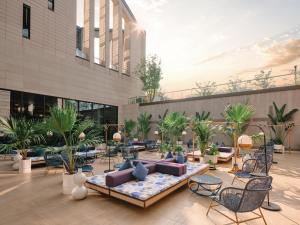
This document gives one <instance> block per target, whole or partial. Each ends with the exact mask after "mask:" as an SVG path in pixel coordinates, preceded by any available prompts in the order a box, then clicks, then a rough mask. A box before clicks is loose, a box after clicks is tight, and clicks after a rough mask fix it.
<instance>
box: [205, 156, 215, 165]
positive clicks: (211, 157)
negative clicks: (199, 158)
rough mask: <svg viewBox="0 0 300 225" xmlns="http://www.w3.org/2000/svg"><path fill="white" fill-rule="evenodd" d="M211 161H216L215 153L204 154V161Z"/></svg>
mask: <svg viewBox="0 0 300 225" xmlns="http://www.w3.org/2000/svg"><path fill="white" fill-rule="evenodd" d="M209 161H211V162H212V163H213V164H217V163H218V156H217V155H204V162H205V163H208V162H209Z"/></svg>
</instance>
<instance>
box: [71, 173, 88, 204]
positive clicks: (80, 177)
mask: <svg viewBox="0 0 300 225" xmlns="http://www.w3.org/2000/svg"><path fill="white" fill-rule="evenodd" d="M73 179H74V184H75V185H76V186H75V187H74V188H73V190H72V197H73V199H75V200H81V199H84V198H86V196H87V194H88V190H87V188H86V187H85V186H84V183H85V181H86V175H85V174H84V173H82V170H81V169H78V173H77V174H75V175H74V177H73Z"/></svg>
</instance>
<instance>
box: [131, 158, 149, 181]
mask: <svg viewBox="0 0 300 225" xmlns="http://www.w3.org/2000/svg"><path fill="white" fill-rule="evenodd" d="M148 171H149V170H148V169H147V168H146V167H145V166H144V165H143V164H142V163H141V162H138V164H137V165H136V167H135V168H134V170H133V172H132V175H133V176H134V177H135V178H136V179H137V180H139V181H144V180H145V179H146V176H147V174H148Z"/></svg>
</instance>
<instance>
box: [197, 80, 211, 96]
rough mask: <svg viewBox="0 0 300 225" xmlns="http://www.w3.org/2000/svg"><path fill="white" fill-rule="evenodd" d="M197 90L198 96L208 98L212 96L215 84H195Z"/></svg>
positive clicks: (209, 82)
mask: <svg viewBox="0 0 300 225" xmlns="http://www.w3.org/2000/svg"><path fill="white" fill-rule="evenodd" d="M196 86H197V90H196V92H197V93H198V95H199V96H209V95H212V94H213V93H214V92H215V90H216V87H215V86H216V82H211V81H208V82H203V83H202V82H196Z"/></svg>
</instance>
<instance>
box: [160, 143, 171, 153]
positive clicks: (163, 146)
mask: <svg viewBox="0 0 300 225" xmlns="http://www.w3.org/2000/svg"><path fill="white" fill-rule="evenodd" d="M169 149H170V145H169V144H167V143H162V144H161V145H160V147H159V151H160V153H162V154H163V153H165V152H168V151H169Z"/></svg>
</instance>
